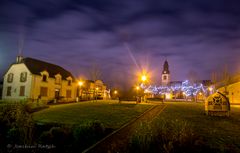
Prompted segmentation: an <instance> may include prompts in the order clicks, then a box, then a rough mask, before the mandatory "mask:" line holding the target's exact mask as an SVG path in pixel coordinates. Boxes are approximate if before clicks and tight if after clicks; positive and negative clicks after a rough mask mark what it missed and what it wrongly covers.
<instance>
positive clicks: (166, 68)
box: [161, 60, 170, 86]
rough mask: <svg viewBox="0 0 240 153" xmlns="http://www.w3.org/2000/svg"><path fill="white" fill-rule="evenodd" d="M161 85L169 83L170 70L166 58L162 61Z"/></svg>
mask: <svg viewBox="0 0 240 153" xmlns="http://www.w3.org/2000/svg"><path fill="white" fill-rule="evenodd" d="M161 83H162V86H167V85H169V83H170V71H169V66H168V62H167V60H166V61H165V62H164V65H163V71H162V82H161Z"/></svg>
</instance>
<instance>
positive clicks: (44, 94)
mask: <svg viewBox="0 0 240 153" xmlns="http://www.w3.org/2000/svg"><path fill="white" fill-rule="evenodd" d="M47 93H48V88H47V87H41V88H40V96H42V97H47Z"/></svg>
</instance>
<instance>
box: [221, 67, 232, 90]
mask: <svg viewBox="0 0 240 153" xmlns="http://www.w3.org/2000/svg"><path fill="white" fill-rule="evenodd" d="M222 80H223V82H224V88H225V93H226V94H228V91H227V86H228V85H229V84H230V74H229V71H228V66H227V64H225V65H224V69H223V73H222Z"/></svg>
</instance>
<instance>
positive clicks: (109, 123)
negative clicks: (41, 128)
mask: <svg viewBox="0 0 240 153" xmlns="http://www.w3.org/2000/svg"><path fill="white" fill-rule="evenodd" d="M150 107H151V105H147V104H134V103H121V104H118V103H117V102H112V101H98V102H82V103H74V104H67V105H57V106H51V107H50V108H48V109H45V110H42V111H40V112H36V113H34V114H33V117H34V120H35V121H37V122H41V123H62V124H81V123H85V122H89V121H99V122H100V123H102V124H103V125H104V127H106V128H112V129H117V128H119V127H120V126H122V125H123V124H124V123H127V122H128V121H130V120H131V119H133V118H135V117H137V116H139V115H140V114H141V113H143V112H144V111H146V110H147V109H149V108H150Z"/></svg>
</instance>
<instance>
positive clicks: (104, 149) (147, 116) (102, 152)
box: [83, 104, 167, 153]
mask: <svg viewBox="0 0 240 153" xmlns="http://www.w3.org/2000/svg"><path fill="white" fill-rule="evenodd" d="M166 106H167V105H164V104H161V105H154V106H153V107H152V108H151V109H149V110H148V111H147V112H145V113H143V114H142V115H141V116H140V117H138V118H137V119H135V120H133V121H130V122H129V123H127V124H125V125H124V126H123V127H121V128H120V129H119V130H116V131H114V132H113V133H111V134H110V135H108V136H107V137H105V138H104V139H102V140H100V141H99V142H98V143H96V144H95V145H93V146H91V147H90V148H88V149H86V150H85V151H83V153H118V152H122V151H123V150H125V148H126V147H127V145H128V143H129V140H130V138H131V134H132V133H133V132H134V130H135V129H136V127H137V126H138V125H139V124H141V123H142V122H144V121H148V122H151V121H152V120H153V119H154V118H155V117H156V116H157V115H159V114H160V113H161V112H162V111H163V110H164V109H165V108H166Z"/></svg>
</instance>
